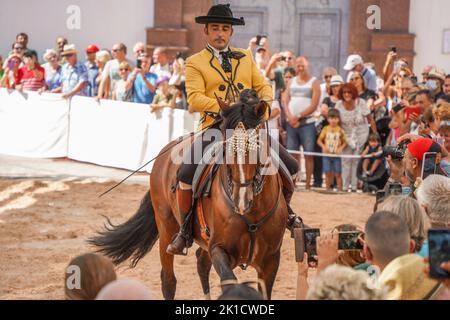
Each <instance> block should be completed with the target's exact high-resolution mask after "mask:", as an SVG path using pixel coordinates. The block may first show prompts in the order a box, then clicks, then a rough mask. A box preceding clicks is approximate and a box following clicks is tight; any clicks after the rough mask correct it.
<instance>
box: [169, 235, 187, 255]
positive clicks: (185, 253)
mask: <svg viewBox="0 0 450 320" xmlns="http://www.w3.org/2000/svg"><path fill="white" fill-rule="evenodd" d="M177 237H181V238H183V240H184V247H183V249H182V251H181V252H180V253H171V252H168V250H169V246H171V245H172V244H173V242H174V241H175V239H176V238H177ZM191 245H192V244H191V242H190V241H189V239H188V236H186V235H185V234H183V233H182V232H178V233H176V234H175V235H174V236H173V237H172V240H171V242H170V244H169V245H168V246H167V248H166V253H168V254H172V255H181V256H186V255H187V254H188V250H189V247H190V246H191Z"/></svg>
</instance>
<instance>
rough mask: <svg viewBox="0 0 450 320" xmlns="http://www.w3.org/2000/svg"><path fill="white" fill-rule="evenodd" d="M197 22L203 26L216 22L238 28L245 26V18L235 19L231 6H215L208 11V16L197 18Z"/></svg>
mask: <svg viewBox="0 0 450 320" xmlns="http://www.w3.org/2000/svg"><path fill="white" fill-rule="evenodd" d="M195 22H197V23H201V24H207V23H213V22H216V23H226V24H231V25H238V26H243V25H245V21H244V18H243V17H241V18H239V19H238V18H235V17H233V12H231V9H230V5H229V4H217V5H215V6H212V7H211V9H209V11H208V15H206V16H199V17H196V18H195Z"/></svg>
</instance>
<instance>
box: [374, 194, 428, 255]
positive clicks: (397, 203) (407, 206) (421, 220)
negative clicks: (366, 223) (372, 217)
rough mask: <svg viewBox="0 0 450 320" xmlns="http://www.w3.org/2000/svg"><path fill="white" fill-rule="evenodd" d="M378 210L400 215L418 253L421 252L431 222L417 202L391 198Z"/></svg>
mask: <svg viewBox="0 0 450 320" xmlns="http://www.w3.org/2000/svg"><path fill="white" fill-rule="evenodd" d="M377 210H379V211H389V212H392V213H395V214H397V215H399V216H400V218H402V219H403V220H404V221H405V222H406V224H407V225H408V229H409V234H410V236H411V239H414V241H415V242H416V251H419V250H420V248H421V247H422V244H423V241H424V240H425V239H426V237H427V230H428V229H429V228H430V222H429V220H428V217H427V215H426V213H425V212H424V210H423V209H422V207H421V206H420V204H419V203H418V202H417V200H415V199H413V198H411V197H407V196H390V197H388V198H387V199H386V200H384V201H383V202H382V203H380V204H379V205H378V208H377Z"/></svg>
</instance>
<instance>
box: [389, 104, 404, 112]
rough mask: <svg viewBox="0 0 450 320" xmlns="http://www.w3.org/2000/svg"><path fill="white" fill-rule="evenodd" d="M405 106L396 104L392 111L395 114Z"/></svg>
mask: <svg viewBox="0 0 450 320" xmlns="http://www.w3.org/2000/svg"><path fill="white" fill-rule="evenodd" d="M404 107H405V106H404V105H403V104H402V103H397V104H396V105H395V106H394V107H393V108H392V110H394V112H395V113H397V112H399V111H400V110H402V109H403V108H404Z"/></svg>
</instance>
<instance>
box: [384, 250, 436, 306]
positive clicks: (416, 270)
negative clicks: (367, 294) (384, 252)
mask: <svg viewBox="0 0 450 320" xmlns="http://www.w3.org/2000/svg"><path fill="white" fill-rule="evenodd" d="M424 269H425V262H424V261H423V258H422V257H421V256H419V255H417V254H407V255H404V256H401V257H398V258H396V259H394V260H393V261H391V262H390V263H389V264H388V265H387V266H386V268H385V269H384V270H383V272H382V273H381V276H380V282H381V283H382V284H384V285H385V286H387V287H388V290H389V291H388V295H387V299H388V300H422V299H426V298H427V299H428V298H429V297H430V296H431V295H433V293H435V291H436V290H437V289H438V287H439V283H438V282H437V281H436V280H433V279H430V278H428V276H427V275H426V274H425V272H424Z"/></svg>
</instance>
